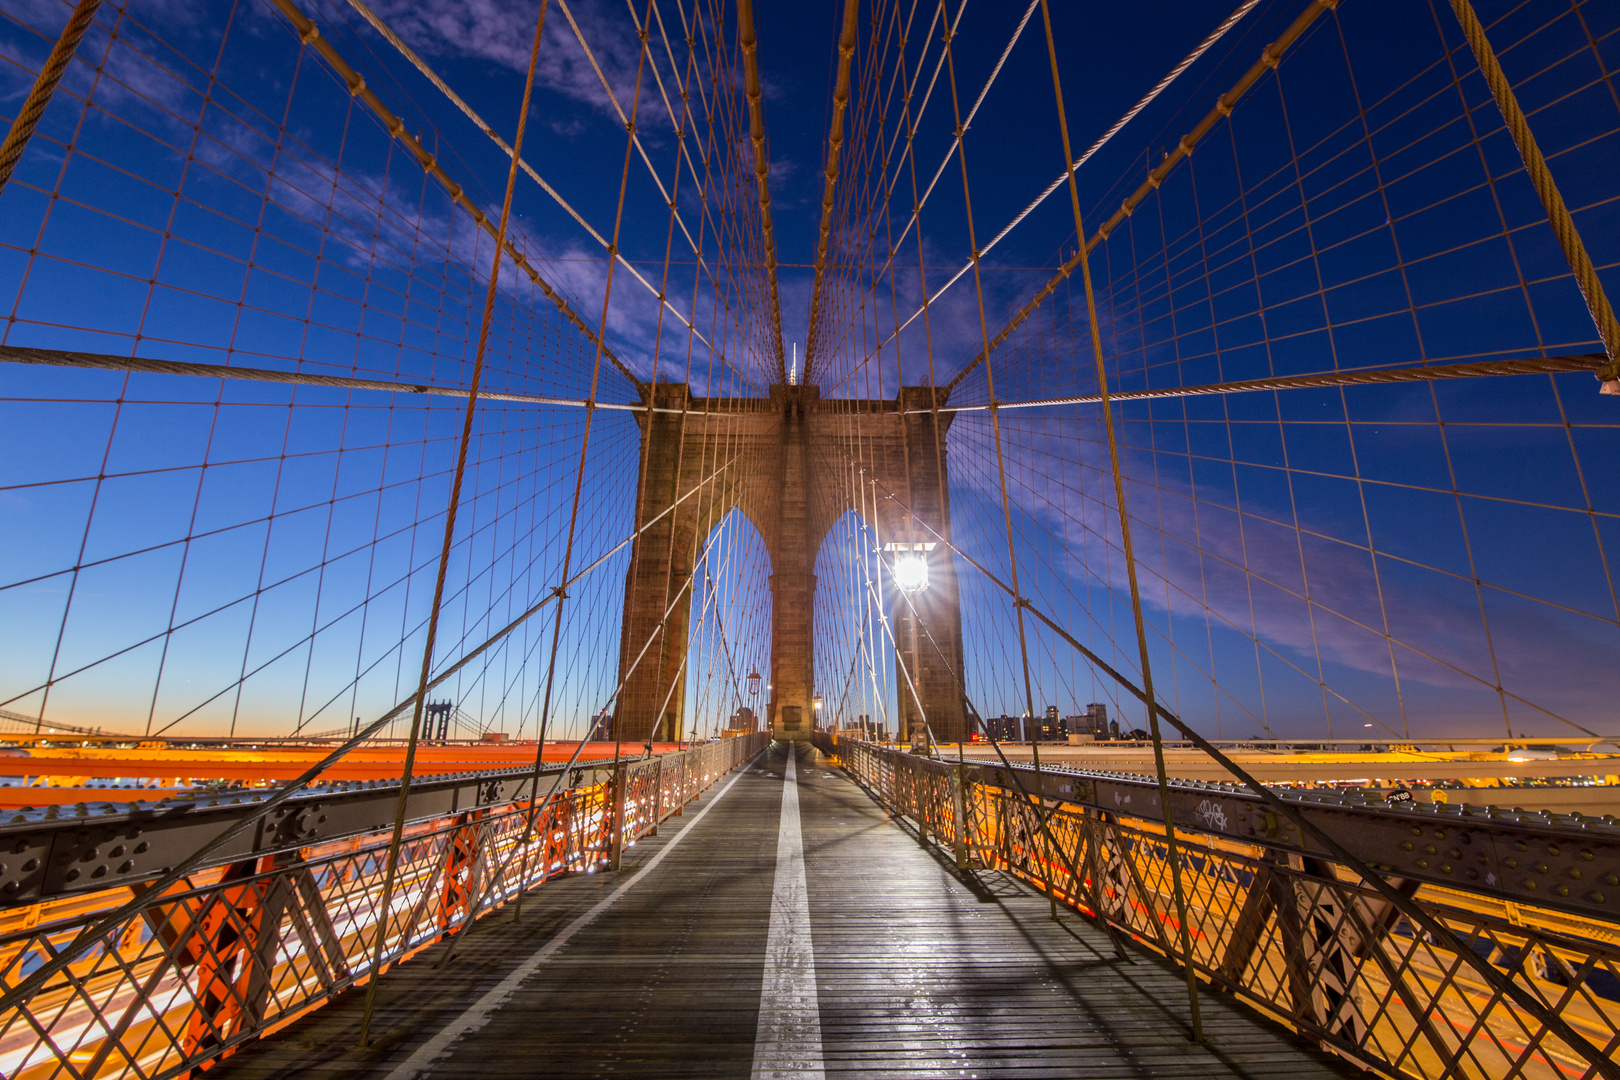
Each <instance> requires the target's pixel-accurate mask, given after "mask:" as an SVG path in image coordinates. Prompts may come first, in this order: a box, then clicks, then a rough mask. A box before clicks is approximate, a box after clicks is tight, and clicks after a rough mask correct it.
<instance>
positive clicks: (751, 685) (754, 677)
mask: <svg viewBox="0 0 1620 1080" xmlns="http://www.w3.org/2000/svg"><path fill="white" fill-rule="evenodd" d="M747 682H748V696H749V697H758V696H759V672H757V671H750V672H749V673H748V679H747Z"/></svg>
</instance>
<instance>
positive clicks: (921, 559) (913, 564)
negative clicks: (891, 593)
mask: <svg viewBox="0 0 1620 1080" xmlns="http://www.w3.org/2000/svg"><path fill="white" fill-rule="evenodd" d="M894 584H895V587H896V588H898V589H901V590H903V591H904V592H920V591H921V590H923V589H926V588H928V558H927V556H925V555H923V554H922V553H920V552H914V551H913V552H906V553H904V554H901V555H896V556H895V558H894Z"/></svg>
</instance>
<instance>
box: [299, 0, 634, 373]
mask: <svg viewBox="0 0 1620 1080" xmlns="http://www.w3.org/2000/svg"><path fill="white" fill-rule="evenodd" d="M270 2H271V3H273V4H274V5H275V6H276V10H278V11H280V12H281V14H282V15H283V16H285V17H286V19H287V21H288V22H290V23H292V25H293V29H294V30H295V31H297V33H298V40H299V41H301V42H303V43H304V44H305V45H307V46H308V47H309V48H312V49H314V50H315V51H316V52H317V53H318V54H320V57H321V59H323V60H325V61H326V63H327V64H328V66H330V67H331V68H332V70H333V71H334V72H335V73H336V74H337V76H338V78H339V79H341V80H342V81H343V84H344V86H345V87H347V88H348V91H349V94H350V95H351V96H353V97H355V98H357V99H359V100H360V101H361V102H362V103H364V104H365V106H366V107H367V108H368V109H370V110H371V111H372V113H373V114H375V116H376V117H377V119H378V121H379V122H381V124H382V126H383V128H384V130H386V131H387V132H388V134H389V135H390V136H391V137H392V138H394V139H395V140H396V141H398V142H399V143H401V144H402V145H403V146H404V147H405V149H406V150H408V151H409V152H410V154H411V156H412V157H414V158H415V159H416V162H417V164H418V165H420V166H421V167H422V171H423V172H425V173H427V174H428V175H429V176H431V177H433V179H434V180H435V181H437V182H438V183H439V184H440V186H442V187H443V188H444V189H445V191H446V192H447V193H448V194H449V196H450V199H451V201H452V202H454V203H455V204H456V205H457V206H459V207H461V208H462V209H463V210H465V211H466V212H467V213H468V214H470V215H472V219H473V221H475V222H477V224H478V226H479V227H480V228H481V229H483V230H484V232H485V233H487V234H488V235H489V236H491V237H493V236H494V235H495V223H494V222H492V221H490V219H489V215H488V214H486V213H485V212H484V210H483V208H482V207H480V206H479V205H478V204H477V203H475V202H473V201H472V199H471V198H470V197H468V195H467V191H466V189H465V188H464V187H462V186H461V185H460V184H458V183H457V182H456V181H454V180H452V179H451V178H450V175H449V174H448V173H446V172H445V171H444V167H443V166H441V165H440V164H439V161H438V158H436V157H435V156H434V155H433V154H432V153H431V152H430V151H429V150H428V148H427V147H426V146H424V145H422V140H421V139H419V138H417V137H416V136H414V135H412V134H410V133H409V132H407V131H406V130H405V121H403V120H401V119H400V118H399V117H398V116H397V115H396V114H395V113H394V111H393V110H392V109H390V108H389V107H388V106H387V105H385V104H383V100H382V98H380V97H378V96H377V93H376V91H374V90H372V89H371V88H370V87H368V86H367V85H366V80H365V79H364V78H362V77H361V75H360V73H359V72H358V71H356V70H355V69H354V68H353V66H351V65H350V64H349V62H348V61H347V60H345V59H343V56H342V54H341V53H339V52H338V51H337V49H336V48H334V47H333V45H332V43H331V42H330V41H328V40H327V39H326V38H325V37H324V36H322V34H321V30H320V27H318V26H316V25H315V23H314V22H313V21H312V20H311V19H310V18H309V17H308V16H307V15H305V14H304V13H303V12H302V11H301V10H299V8H298V5H297V4H296V3H294V0H270ZM501 243H502V244H503V245H504V246H505V248H506V253H507V256H508V257H509V258H511V260H512V261H513V262H514V263H515V264H517V267H518V269H520V270H522V271H523V272H524V274H526V275H527V276H528V278H529V280H530V281H532V282H534V284H535V285H537V286H539V288H540V291H541V292H543V293H545V295H546V299H548V300H550V301H551V302H552V304H553V305H555V306H556V308H557V310H558V311H559V312H561V313H562V315H563V317H564V318H566V319H567V320H568V321H569V322H570V323H572V324H573V326H574V328H575V329H576V330H578V331H579V332H580V333H581V334H583V335H585V340H587V341H589V342H590V343H591V344H592V345H594V346H596V347H597V348H599V349H601V350H602V351H603V353H604V355H606V356H607V358H608V359H609V360H611V361H612V362H613V366H614V367H615V368H617V369H618V371H619V373H620V374H621V375H623V376H624V377H625V378H626V379H629V380H630V383H631V385H633V386H640V385H641V380H640V379H638V378H636V376H635V373H634V372H632V371H631V370H630V369H629V368H627V367H625V365H624V362H623V361H622V360H620V359H619V357H618V355H617V354H616V353H614V352H613V351H612V350H611V349H609V348H608V347H607V346H606V345H605V344H604V343H603V342H602V340H601V339H600V338H599V337H598V336H597V334H596V332H595V331H593V330H592V329H591V328H590V326H589V325H587V324H586V323H585V321H584V320H583V319H581V318H580V317H579V313H578V312H576V311H575V310H574V309H573V307H572V306H571V305H570V304H569V303H568V301H567V299H565V298H564V297H563V296H562V295H561V294H559V293H558V292H557V290H556V289H555V288H553V287H552V285H551V283H550V282H549V281H547V280H546V279H545V278H544V277H542V276H541V274H540V271H539V270H538V269H536V268H535V266H534V264H533V263H531V262H530V261H529V257H528V255H526V254H525V253H523V252H522V251H519V250H518V248H517V245H516V244H514V243H513V242H512V239H511V238H510V237H503V238H502V240H501Z"/></svg>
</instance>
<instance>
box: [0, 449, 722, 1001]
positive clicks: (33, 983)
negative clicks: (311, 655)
mask: <svg viewBox="0 0 1620 1080" xmlns="http://www.w3.org/2000/svg"><path fill="white" fill-rule="evenodd" d="M742 457H743V455H741V454H738V455H737V456H736V457H733V458H732V459H731V460H730V461H728V462H726V463H725V464H724V465H722V466H720V467H719V468H717V469H715V470H714V472H712V473H710V474H709V475H708V476H707V477H705V478H704V479H702V480H700V481H698V482H697V483H696V484H694V485H693V486H692V488H691V489H690V490H688V491H687V492H686V493H685V494H684V495H682V496H681V497H680V498H678V499H676V500H675V501H674V502H673V503H671V504H670V506H669V507H668V508H666V509H665V510H663V511H661V512H660V513H659V514H657V515H656V516H655V517H653V518H651V519H649V520H648V521H647V523H646V524H644V525H642V526H641V528H639V529H637V530H636V531H635V532H633V533H631V534H630V535H629V536H627V537H625V538H624V539H623V540H621V541H619V543H618V544H616V545H614V546H613V548H611V549H610V550H608V551H606V552H604V553H603V554H602V555H600V556H599V557H597V558H596V559H595V560H594V561H592V562H591V564H590V565H588V566H586V567H585V568H584V569H582V570H580V571H579V572H578V573H577V574H575V575H574V576H573V577H571V578H569V579H568V582H567V584H566V585H565V586H564V588H565V589H567V588H571V587H573V586H574V585H575V584H577V583H578V582H579V581H580V579H582V578H584V577H585V576H586V575H588V574H590V573H591V572H592V571H594V570H596V569H597V568H598V567H599V566H602V565H604V564H605V563H606V562H607V561H608V559H610V558H612V557H613V555H614V554H616V553H617V552H619V551H621V550H623V549H624V547H625V546H626V545H627V544H630V543H631V542H633V541H634V540H635V538H636V537H637V536H640V535H641V534H642V533H643V532H645V531H646V530H647V529H650V528H652V527H653V526H654V525H656V524H657V523H658V522H659V521H661V520H662V519H663V518H664V517H665V516H667V515H669V514H672V513H674V512H675V509H676V507H678V506H680V505H681V504H682V503H684V502H685V501H686V500H687V499H689V498H691V497H692V496H693V495H696V494H697V493H698V492H700V491H702V490H703V489H704V488H706V487H707V486H708V485H709V484H710V483H711V482H712V481H714V480H715V479H717V478H718V477H719V476H720V475H721V474H722V473H724V472H726V471H727V470H728V469H730V468H731V467H732V466H733V465H735V464H736V463H737V462H738V461H740V460H741V459H742ZM556 599H557V594H556V593H551V594H548V595H547V596H546V597H545V598H543V599H542V600H540V601H539V602H538V603H536V604H535V605H534V606H533V607H531V608H529V609H528V610H527V611H525V612H523V613H522V614H521V615H519V616H518V617H517V618H515V619H513V620H512V621H511V622H510V623H508V624H507V625H506V626H504V627H502V628H501V629H500V630H499V631H497V632H496V633H495V634H493V635H492V636H490V637H489V638H487V639H486V640H485V641H484V642H483V643H482V644H481V645H479V646H478V647H477V648H475V649H473V650H472V651H470V652H468V653H467V654H466V655H465V656H463V657H462V658H461V659H460V660H457V661H456V662H455V663H454V664H451V665H450V666H449V667H448V668H446V669H445V670H444V671H443V672H441V673H440V674H439V675H437V676H435V677H434V678H433V680H432V681H431V682H429V683H428V684H427V691H428V692H432V691H433V690H435V689H437V688H438V687H439V686H440V685H442V684H443V683H445V682H446V681H448V680H449V679H450V678H452V677H453V676H454V675H456V673H457V672H459V671H461V669H462V668H464V667H466V666H467V665H468V664H470V663H472V662H473V661H474V660H475V659H477V658H478V657H479V656H481V655H482V654H483V653H485V652H487V651H488V650H489V649H490V648H492V647H494V646H495V645H496V644H498V643H499V642H500V641H502V640H503V639H504V638H506V637H507V636H509V635H510V634H511V633H512V632H513V631H514V630H516V629H517V628H518V627H519V626H521V625H523V624H524V623H525V622H527V621H528V620H529V619H530V618H531V617H533V616H534V615H536V614H538V613H539V612H540V611H542V610H543V609H544V608H545V607H546V606H547V605H549V604H550V603H552V602H553V601H554V600H556ZM416 698H417V695H416V694H415V693H414V692H413V693H412V694H411V696H410V697H407V698H406V699H405V700H404V701H401V702H400V703H399V704H397V705H395V706H394V707H393V708H392V709H389V710H388V711H387V712H385V713H383V714H382V716H380V717H378V718H377V719H376V720H375V721H373V722H372V723H371V724H368V725H367V726H366V727H364V728H362V729H361V730H360V731H358V732H356V733H355V734H354V735H353V736H352V737H350V738H349V740H348V741H346V742H344V743H342V744H340V745H338V746H337V747H335V748H334V749H333V750H332V752H331V753H330V754H328V755H326V756H325V757H324V758H322V759H321V760H320V761H317V762H316V763H315V764H313V765H311V766H310V767H309V768H308V769H306V770H305V771H304V772H303V773H301V774H300V775H299V776H298V777H296V778H295V779H293V780H291V781H289V782H288V783H287V784H285V785H284V786H282V787H280V788H278V789H277V790H276V793H275V794H274V795H272V796H270V797H269V798H268V799H266V800H265V801H264V802H262V803H260V804H258V805H257V806H256V807H254V808H253V809H251V810H248V811H246V812H245V813H244V814H243V816H242V817H240V818H238V819H237V820H236V821H235V822H233V823H232V824H231V825H229V826H227V827H226V828H225V829H224V830H222V831H221V832H220V833H218V834H217V835H216V836H215V837H214V838H213V839H212V840H209V841H208V842H207V843H205V844H203V845H202V846H201V847H199V848H198V849H197V850H196V851H194V852H192V853H191V854H190V855H188V856H186V857H185V858H184V859H182V860H180V862H178V863H176V864H175V865H174V866H173V867H171V868H170V869H169V870H167V871H165V872H164V873H163V874H161V875H159V876H158V877H157V878H156V879H154V880H153V881H152V882H150V883H149V884H148V885H146V887H145V888H144V889H142V890H141V891H140V892H138V893H137V894H136V895H135V896H133V897H131V898H130V899H129V900H127V901H126V902H125V903H123V904H122V905H120V906H119V907H118V908H116V909H114V910H113V911H111V912H109V913H108V914H107V915H105V916H104V917H102V919H101V920H100V921H99V922H97V923H94V924H93V925H90V926H87V927H86V928H85V929H84V930H83V931H81V932H80V933H79V935H78V936H77V937H75V938H74V939H73V941H72V942H71V943H70V944H68V945H67V946H66V947H64V948H63V949H62V950H61V951H60V952H58V953H57V954H56V955H55V956H54V957H52V958H51V959H50V960H49V961H47V962H46V963H44V964H42V965H41V966H40V967H39V968H38V969H36V970H35V971H34V972H32V973H31V974H29V975H28V976H27V977H25V978H24V979H23V980H22V981H21V982H19V983H18V984H17V985H16V986H14V987H12V988H11V989H10V990H9V991H7V992H6V993H5V994H4V996H0V1012H5V1011H7V1010H9V1009H13V1008H16V1007H18V1006H19V1005H20V1004H21V1003H22V1002H24V1001H26V1000H28V998H30V997H32V996H33V994H34V993H35V992H36V991H38V990H39V989H40V988H41V987H42V986H43V985H44V984H45V983H46V982H47V981H48V980H49V979H50V978H51V977H52V976H54V975H57V974H59V973H60V972H62V971H63V970H65V969H66V968H67V967H68V966H69V965H71V964H72V963H73V962H74V961H76V960H78V959H80V958H81V957H83V956H84V954H85V953H87V952H89V951H90V950H91V949H92V948H94V947H95V944H96V942H97V941H98V940H100V939H101V938H102V937H103V936H105V935H106V934H107V933H109V932H110V931H112V930H113V929H115V928H116V927H117V926H119V925H120V924H121V923H123V922H124V921H125V920H126V919H128V918H129V917H130V916H132V915H135V914H138V913H139V912H140V911H141V910H142V909H143V908H145V907H146V906H147V905H148V904H149V903H151V902H152V898H153V897H161V896H162V895H163V893H164V891H165V890H167V889H168V888H169V886H171V885H173V884H175V883H176V882H178V881H179V880H181V879H182V878H184V877H186V876H187V875H188V874H191V873H193V872H195V871H197V870H199V869H201V868H203V867H204V866H205V865H206V864H207V862H208V858H209V856H210V855H212V854H213V853H214V852H216V851H218V850H219V849H220V848H222V847H224V846H225V845H226V844H228V843H230V842H231V841H232V840H234V839H236V837H238V836H240V835H242V833H244V832H246V831H247V830H249V829H251V828H253V827H254V826H255V825H257V824H258V823H259V821H260V820H262V819H263V818H264V817H266V816H267V815H269V814H271V813H274V812H275V811H276V810H277V809H279V808H280V807H281V806H282V805H283V804H284V803H285V802H286V801H287V800H288V799H290V798H292V797H293V796H294V795H297V794H298V793H299V792H301V791H303V790H304V789H305V788H307V787H308V786H309V785H310V784H312V783H314V781H315V780H316V779H317V778H318V777H319V776H320V775H321V774H322V773H324V772H326V770H327V769H329V768H331V767H332V766H333V765H335V764H337V763H338V762H339V761H341V760H343V759H344V758H345V757H347V756H348V755H349V752H350V751H352V750H354V749H355V748H356V747H358V746H360V745H361V744H362V743H365V742H366V741H368V740H369V739H371V737H372V736H374V735H376V734H377V733H378V732H380V731H382V730H383V729H384V728H385V727H387V726H388V725H389V724H391V723H392V722H393V721H394V720H395V719H396V718H398V717H399V716H400V715H402V714H403V713H404V712H405V711H406V710H408V709H410V708H411V706H412V704H413V703H414V702H415V701H416Z"/></svg>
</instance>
